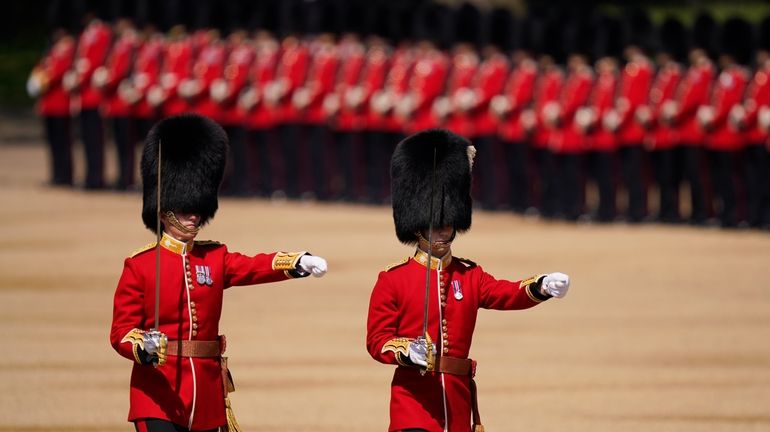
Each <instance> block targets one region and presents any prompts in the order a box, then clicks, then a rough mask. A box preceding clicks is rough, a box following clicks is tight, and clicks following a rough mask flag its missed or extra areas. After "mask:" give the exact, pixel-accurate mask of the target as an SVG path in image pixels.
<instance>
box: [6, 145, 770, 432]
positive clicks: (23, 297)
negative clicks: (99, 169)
mask: <svg viewBox="0 0 770 432" xmlns="http://www.w3.org/2000/svg"><path fill="white" fill-rule="evenodd" d="M45 157H46V155H45V151H44V148H43V147H42V146H41V145H39V144H38V145H18V144H17V145H14V144H9V143H7V142H3V143H0V317H1V318H0V319H2V325H1V326H0V341H2V344H3V348H2V353H3V354H2V355H0V432H5V431H25V432H27V431H29V432H31V431H68V432H69V431H73V432H74V431H84V432H91V431H132V430H133V428H132V427H131V425H130V424H129V423H126V421H125V419H126V413H127V409H128V379H129V373H130V368H131V364H130V363H129V362H128V361H127V360H125V359H124V358H122V357H120V356H118V355H117V354H116V353H115V352H114V351H112V348H111V347H110V346H109V343H108V332H109V326H110V320H111V313H112V295H113V292H114V289H115V285H116V283H117V279H118V277H119V275H120V272H121V269H122V260H123V258H124V257H125V256H127V255H128V254H129V253H130V252H131V251H132V250H134V249H135V248H138V247H140V246H142V245H144V244H145V243H147V242H149V241H151V240H152V238H153V236H152V234H151V233H150V232H148V231H146V230H145V229H144V228H143V226H142V223H141V220H140V211H141V197H140V195H139V194H136V193H128V194H125V193H112V192H104V193H86V192H82V191H78V190H66V189H51V188H46V187H44V186H43V181H44V179H45ZM200 238H204V239H206V238H209V239H216V240H220V241H223V242H225V243H227V244H228V246H229V247H230V249H231V250H239V251H243V252H250V251H251V252H262V251H273V250H279V249H283V250H305V249H306V250H310V251H312V252H313V253H315V254H318V255H322V256H324V257H326V258H327V259H328V261H329V266H330V271H329V274H328V275H327V276H326V277H325V278H322V279H313V278H310V279H304V280H299V281H291V282H286V283H281V284H273V285H263V286H255V287H240V288H235V289H232V290H229V291H228V292H227V293H226V295H225V305H224V309H225V310H224V319H223V320H222V322H221V328H222V331H223V332H224V333H226V334H227V336H228V342H229V343H228V345H229V346H228V351H229V355H230V364H231V368H232V370H233V374H234V376H235V380H236V385H237V387H238V391H237V392H236V393H234V394H233V395H232V400H233V404H234V406H235V413H236V416H237V417H238V420H239V421H240V423H241V425H242V426H243V428H244V430H245V431H247V432H248V431H308V432H310V431H313V432H327V431H383V430H385V429H386V426H387V415H388V414H387V413H388V408H387V405H388V398H389V383H390V377H391V374H392V367H389V366H385V365H381V364H379V363H376V362H375V361H373V360H372V359H371V358H370V357H369V356H368V354H367V353H366V350H365V348H364V335H365V320H366V311H367V304H368V300H369V294H370V291H371V288H372V285H373V283H374V281H375V278H376V275H377V272H378V271H380V270H381V269H383V268H384V267H385V266H386V265H388V264H389V263H392V262H394V261H397V260H399V259H401V258H402V257H404V256H406V255H408V254H409V253H410V252H411V251H410V250H409V249H408V248H406V247H403V246H401V245H399V244H398V242H397V241H396V239H395V235H394V233H393V228H392V219H391V215H390V209H388V208H382V207H366V206H345V205H336V204H329V205H319V204H303V203H279V204H276V203H271V202H268V201H261V200H235V199H223V200H221V202H220V211H219V213H218V214H217V217H216V218H215V219H214V221H213V223H212V225H211V226H209V227H207V228H206V229H205V230H204V231H203V232H202V233H201V235H200ZM454 252H455V254H456V255H458V256H463V257H467V258H470V259H473V260H475V261H477V262H478V263H480V264H481V265H482V266H483V267H484V268H485V269H486V270H487V271H489V272H491V273H492V274H494V275H496V276H497V277H499V278H510V279H520V278H524V277H527V276H530V275H531V274H534V273H540V272H549V271H562V272H566V273H569V274H570V275H571V276H572V280H573V286H572V290H571V292H570V294H569V295H568V296H567V298H565V299H563V300H560V301H555V300H554V301H549V302H547V303H545V304H543V305H541V306H540V307H537V308H535V309H531V310H528V311H521V312H493V311H482V312H481V313H480V318H479V322H478V326H477V329H476V336H475V339H474V345H473V349H472V356H473V357H474V358H476V359H477V360H478V361H479V373H478V384H479V388H480V404H481V413H482V418H483V419H484V423H485V425H486V428H487V430H488V431H491V432H501V431H522V430H526V431H592V432H597V431H599V432H601V431H640V432H641V431H644V432H647V431H688V432H689V431H694V432H698V431H742V432H743V431H768V430H770V342H769V341H770V282H768V273H770V234H768V233H760V232H743V231H720V230H715V229H694V228H689V227H662V226H654V225H648V226H638V227H637V226H634V227H630V226H626V225H620V224H619V225H613V226H595V225H569V224H562V223H545V222H542V221H538V220H535V219H525V218H521V217H517V216H513V215H508V214H503V213H494V214H490V213H483V212H477V213H476V214H475V216H474V226H473V229H472V230H471V232H470V233H469V234H467V235H465V236H461V237H459V238H458V240H457V241H456V242H455V245H454Z"/></svg>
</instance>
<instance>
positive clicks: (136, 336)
mask: <svg viewBox="0 0 770 432" xmlns="http://www.w3.org/2000/svg"><path fill="white" fill-rule="evenodd" d="M143 335H144V330H141V329H137V328H135V329H131V331H130V332H128V333H126V335H125V336H123V339H121V340H120V343H124V342H130V343H131V345H132V347H131V350H132V351H133V353H134V360H136V362H137V363H139V364H142V360H141V359H140V358H139V348H141V349H144V337H143Z"/></svg>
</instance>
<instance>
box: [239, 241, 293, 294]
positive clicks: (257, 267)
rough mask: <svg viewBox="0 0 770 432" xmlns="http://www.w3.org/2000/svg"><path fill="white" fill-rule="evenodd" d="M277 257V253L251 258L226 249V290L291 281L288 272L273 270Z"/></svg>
mask: <svg viewBox="0 0 770 432" xmlns="http://www.w3.org/2000/svg"><path fill="white" fill-rule="evenodd" d="M275 256H276V253H269V254H257V255H254V256H251V257H250V256H246V255H243V254H240V253H238V252H228V251H227V248H225V288H229V287H231V286H239V285H256V284H261V283H268V282H276V281H282V280H286V279H290V278H291V276H290V275H289V273H288V272H287V271H285V270H274V269H273V258H274V257H275Z"/></svg>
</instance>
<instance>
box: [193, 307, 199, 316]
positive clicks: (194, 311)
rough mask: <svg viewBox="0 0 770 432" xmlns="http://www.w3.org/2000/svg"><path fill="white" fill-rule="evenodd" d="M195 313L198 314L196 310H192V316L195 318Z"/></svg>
mask: <svg viewBox="0 0 770 432" xmlns="http://www.w3.org/2000/svg"><path fill="white" fill-rule="evenodd" d="M197 313H198V310H197V309H195V308H192V314H193V316H195V315H196V314H197Z"/></svg>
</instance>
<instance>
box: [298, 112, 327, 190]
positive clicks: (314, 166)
mask: <svg viewBox="0 0 770 432" xmlns="http://www.w3.org/2000/svg"><path fill="white" fill-rule="evenodd" d="M304 129H305V133H304V136H305V137H307V143H308V146H309V149H308V150H309V151H308V152H307V155H306V157H305V158H304V159H305V164H306V165H307V166H308V167H309V168H308V169H309V171H310V174H311V179H310V180H311V183H312V185H311V186H310V187H309V190H311V191H312V192H313V194H315V196H316V198H317V199H320V200H326V199H328V198H329V193H328V190H329V188H328V184H329V181H328V177H327V173H328V170H327V167H326V158H327V155H328V153H329V145H330V144H329V130H328V129H327V128H326V126H325V125H321V124H312V125H306V126H304Z"/></svg>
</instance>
